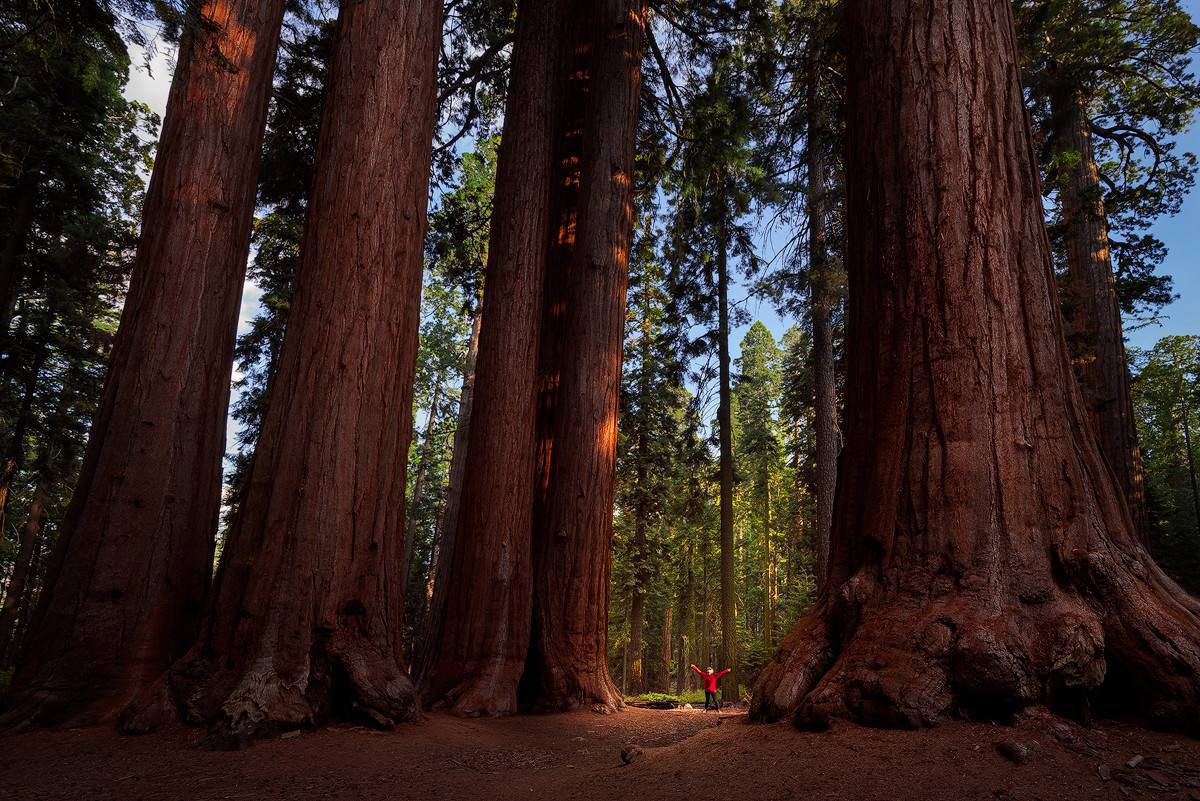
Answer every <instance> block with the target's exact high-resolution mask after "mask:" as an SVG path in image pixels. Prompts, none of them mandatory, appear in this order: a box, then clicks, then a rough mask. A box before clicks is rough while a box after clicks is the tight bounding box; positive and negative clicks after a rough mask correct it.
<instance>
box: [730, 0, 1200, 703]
mask: <svg viewBox="0 0 1200 801" xmlns="http://www.w3.org/2000/svg"><path fill="white" fill-rule="evenodd" d="M847 12H848V26H847V34H848V44H849V47H848V50H849V52H852V53H855V54H857V56H856V58H854V59H851V60H850V74H849V95H848V127H847V134H848V145H847V148H848V149H847V159H846V164H847V167H848V190H849V196H848V204H849V205H848V219H849V224H850V230H849V232H848V233H849V236H848V242H849V244H850V251H849V274H850V308H849V320H848V332H847V333H848V347H849V358H850V365H849V375H848V384H847V388H848V391H847V408H846V434H847V440H846V449H845V451H844V452H843V458H842V465H841V473H840V483H839V489H838V496H837V501H836V508H835V516H834V528H833V542H832V554H831V571H830V576H829V581H828V584H827V589H826V591H825V592H824V593H823V594H822V596H821V599H820V601H819V603H818V608H817V610H816V612H815V613H813V614H811V615H810V616H808V617H806V618H804V619H802V620H801V621H800V622H799V623H798V624H797V626H796V628H795V629H794V630H793V631H792V633H791V634H790V635H789V637H788V640H787V641H786V643H785V645H784V646H783V648H782V649H781V650H780V652H779V653H778V654H777V655H776V657H775V659H774V660H773V661H772V663H770V664H769V665H768V666H767V668H765V669H764V671H763V674H762V677H761V678H760V680H759V682H758V684H757V686H756V688H755V695H754V702H753V707H752V712H753V714H754V715H755V716H756V717H757V718H760V719H764V718H765V719H772V718H778V717H781V716H785V715H788V714H790V713H793V712H795V714H796V720H797V722H798V723H800V724H805V725H818V724H820V723H821V722H822V721H823V720H825V719H826V718H827V717H828V716H831V715H833V716H847V717H851V718H854V719H857V720H859V721H863V722H866V723H871V724H876V725H887V726H915V725H922V724H931V723H934V722H936V721H938V720H941V719H943V718H946V717H949V716H954V715H981V716H988V717H993V716H1003V715H1004V714H1006V713H1010V712H1013V711H1015V710H1018V709H1020V708H1022V707H1025V706H1027V705H1032V704H1039V703H1047V704H1049V705H1050V706H1051V707H1052V708H1057V709H1060V710H1062V711H1067V712H1075V713H1079V714H1082V713H1084V712H1085V711H1086V707H1087V704H1088V702H1089V699H1092V698H1099V699H1101V700H1103V701H1106V702H1110V703H1113V704H1120V705H1121V706H1122V707H1124V708H1125V709H1128V710H1129V711H1131V712H1133V713H1135V714H1138V715H1141V716H1144V717H1146V718H1149V719H1150V720H1152V721H1154V722H1156V723H1160V724H1164V725H1179V726H1185V725H1195V721H1196V720H1197V715H1198V713H1200V704H1198V699H1200V695H1198V688H1200V678H1198V677H1200V620H1198V618H1197V610H1198V608H1200V605H1198V603H1197V601H1196V600H1195V599H1193V598H1191V597H1189V596H1187V595H1186V594H1185V593H1184V592H1183V591H1182V590H1180V589H1179V588H1178V587H1177V586H1176V585H1175V584H1174V583H1172V582H1171V581H1170V580H1169V579H1168V578H1166V576H1165V575H1164V574H1163V573H1162V572H1161V571H1160V570H1159V569H1158V568H1157V567H1156V566H1155V564H1154V562H1153V561H1152V560H1151V559H1150V558H1149V557H1148V555H1147V554H1146V552H1145V550H1144V549H1143V548H1142V547H1141V546H1140V545H1139V544H1138V541H1137V539H1136V537H1135V535H1134V531H1133V525H1132V521H1131V520H1130V517H1129V513H1128V511H1127V509H1126V506H1125V502H1124V498H1123V496H1122V494H1121V492H1120V491H1119V489H1118V487H1117V486H1116V483H1115V481H1114V479H1113V477H1112V473H1111V471H1110V470H1109V469H1108V467H1107V466H1106V465H1105V463H1104V461H1103V458H1102V457H1101V455H1100V451H1099V448H1098V447H1097V445H1096V441H1095V438H1094V436H1093V435H1092V433H1091V430H1090V427H1089V424H1088V421H1087V410H1086V408H1085V406H1084V403H1083V399H1082V396H1081V395H1080V393H1079V390H1078V387H1077V385H1076V382H1075V381H1074V380H1073V378H1072V375H1071V365H1070V359H1069V356H1068V351H1067V347H1066V342H1065V340H1064V338H1063V329H1062V320H1061V313H1060V312H1059V308H1058V305H1057V299H1056V297H1055V285H1054V276H1053V273H1052V268H1051V264H1050V257H1049V245H1048V242H1047V239H1046V236H1045V231H1044V226H1043V222H1042V219H1043V218H1042V208H1041V195H1040V188H1039V186H1038V180H1037V177H1036V172H1035V168H1034V162H1033V157H1032V147H1031V143H1030V136H1029V131H1028V126H1027V122H1026V118H1025V113H1024V109H1023V106H1022V98H1021V92H1020V87H1019V83H1018V75H1017V67H1016V53H1015V45H1014V34H1013V22H1012V16H1011V10H1010V6H1009V4H1008V3H1007V2H1004V0H915V1H914V0H871V1H868V0H853V1H852V2H850V3H849V4H848V7H847Z"/></svg>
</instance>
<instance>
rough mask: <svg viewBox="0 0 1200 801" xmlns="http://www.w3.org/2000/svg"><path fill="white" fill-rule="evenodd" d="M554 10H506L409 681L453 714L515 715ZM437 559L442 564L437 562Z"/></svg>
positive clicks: (526, 570)
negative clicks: (448, 463)
mask: <svg viewBox="0 0 1200 801" xmlns="http://www.w3.org/2000/svg"><path fill="white" fill-rule="evenodd" d="M566 11H567V9H566V8H564V4H560V3H556V2H552V0H525V1H524V2H523V3H522V4H521V7H520V9H519V10H518V14H517V32H516V38H515V41H514V45H513V67H512V79H511V81H510V84H509V92H508V103H507V111H506V114H505V126H504V134H503V137H502V138H501V142H500V152H499V155H498V162H497V174H496V195H495V202H494V204H493V212H492V230H491V239H490V242H489V246H488V266H487V274H486V278H485V284H486V287H487V289H486V291H485V292H484V296H483V324H482V325H483V327H482V330H481V331H480V336H479V361H478V369H477V371H476V391H475V397H474V401H473V404H474V408H473V410H472V419H471V430H470V436H469V438H468V441H467V464H469V465H470V466H471V469H470V470H468V471H467V473H466V475H465V476H464V478H463V487H462V500H461V502H460V503H461V506H460V509H459V519H458V525H457V527H456V534H455V536H454V541H453V548H451V549H447V550H445V556H446V557H449V564H448V567H447V575H446V587H447V597H446V607H445V613H444V617H443V619H442V622H441V625H440V626H439V627H438V629H437V630H436V631H434V632H432V634H433V636H432V637H431V639H430V641H429V648H430V653H431V662H430V664H429V666H428V667H427V669H426V670H425V671H424V673H423V675H422V677H421V687H422V695H423V697H424V698H425V700H426V702H427V703H430V704H443V703H444V704H446V705H447V706H449V707H450V708H451V709H453V710H454V711H456V712H458V713H460V714H464V715H482V714H488V715H501V714H511V713H513V712H515V711H516V710H517V683H518V681H519V680H520V677H521V674H522V672H523V671H524V665H525V659H526V656H527V654H528V652H529V642H530V638H529V634H530V621H531V615H532V580H531V575H532V574H531V570H532V544H531V534H530V525H531V519H532V509H533V475H534V461H535V460H534V431H535V422H534V420H535V418H534V408H535V394H534V389H533V388H534V379H535V376H536V372H537V366H538V337H539V332H540V327H541V311H542V289H543V276H544V273H545V259H546V243H547V241H549V211H550V210H549V198H550V194H551V158H552V156H553V152H554V124H555V119H556V116H557V115H556V111H555V105H556V97H557V91H556V90H557V82H556V80H555V78H556V77H557V67H558V65H559V56H558V47H557V44H558V43H559V41H560V30H561V27H562V18H563V16H564V14H565V12H566ZM443 558H445V557H443Z"/></svg>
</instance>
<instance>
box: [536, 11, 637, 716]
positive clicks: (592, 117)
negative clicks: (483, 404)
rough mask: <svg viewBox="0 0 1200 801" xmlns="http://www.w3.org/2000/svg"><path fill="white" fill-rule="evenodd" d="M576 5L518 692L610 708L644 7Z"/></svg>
mask: <svg viewBox="0 0 1200 801" xmlns="http://www.w3.org/2000/svg"><path fill="white" fill-rule="evenodd" d="M588 10H589V12H590V14H588V15H583V16H584V22H585V23H586V24H587V28H588V29H589V31H590V32H591V41H590V42H588V44H587V49H588V50H590V52H591V64H590V69H588V70H587V73H588V74H589V75H590V78H589V80H588V87H587V97H586V99H587V103H586V105H585V107H584V113H583V118H582V123H583V124H582V131H583V136H582V142H581V143H580V150H581V152H580V165H581V166H580V175H579V181H580V185H579V189H578V203H579V206H578V212H577V216H576V218H575V219H576V227H575V231H574V237H573V248H572V252H571V253H570V263H569V267H568V269H567V271H566V276H565V278H566V286H565V291H564V308H565V310H566V314H565V315H564V316H563V322H562V324H561V330H562V340H561V341H562V343H563V346H562V350H561V356H560V361H559V363H558V370H557V382H556V385H557V386H556V390H557V391H556V397H555V399H554V402H553V404H552V405H553V408H554V416H553V422H552V436H551V440H552V443H553V447H552V449H551V450H550V455H551V459H550V464H549V473H548V480H547V487H546V491H545V492H544V493H542V494H540V495H539V496H538V497H539V500H540V502H539V504H538V507H537V509H536V516H535V528H534V535H533V582H534V595H533V643H532V648H531V651H530V654H531V659H530V664H529V665H527V666H526V679H527V682H526V687H527V689H529V691H530V693H531V700H532V702H533V704H534V705H535V707H537V708H539V709H545V710H563V709H571V708H574V707H578V706H581V705H584V704H603V705H605V706H606V707H610V708H617V707H620V706H621V696H620V693H619V692H618V691H617V688H616V685H615V684H614V683H613V681H612V679H611V678H610V677H609V675H608V658H607V655H608V598H609V569H610V561H611V542H612V511H613V497H614V493H615V490H616V463H617V416H618V413H619V406H620V386H621V354H622V343H623V337H624V324H625V288H626V285H627V283H628V276H629V245H630V239H631V237H632V233H633V209H632V205H633V169H634V164H633V161H634V153H633V150H634V139H635V133H636V127H637V113H638V96H639V93H640V91H641V57H642V46H643V45H642V40H643V35H644V31H643V25H644V12H643V10H642V6H641V3H640V0H596V2H593V3H591V4H590V7H589V9H588ZM572 127H573V126H572V125H570V124H567V125H565V126H564V128H566V129H568V130H569V129H571V128H572ZM561 239H562V238H561V237H560V241H561ZM548 311H549V310H548ZM547 333H548V332H547Z"/></svg>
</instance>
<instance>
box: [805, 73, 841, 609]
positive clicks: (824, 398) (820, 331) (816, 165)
mask: <svg viewBox="0 0 1200 801" xmlns="http://www.w3.org/2000/svg"><path fill="white" fill-rule="evenodd" d="M819 75H820V65H818V64H815V63H814V64H813V65H811V67H810V69H809V77H808V82H809V83H808V142H807V144H806V149H807V155H808V271H809V285H810V287H811V289H810V292H811V308H810V310H809V313H810V314H811V315H812V330H813V351H812V353H813V356H812V358H813V380H814V393H813V394H814V398H813V425H814V428H815V429H816V431H815V433H816V470H815V481H814V484H815V487H814V489H815V493H814V494H815V495H816V507H817V508H816V520H814V521H813V556H814V560H815V564H814V565H813V572H814V573H815V574H816V579H817V588H818V590H819V589H820V588H821V587H822V586H824V582H825V576H826V574H827V573H828V571H829V530H830V527H831V526H832V524H833V496H834V491H835V490H836V489H837V461H838V452H839V451H840V450H841V434H840V432H839V430H838V405H837V378H836V375H835V372H834V354H833V309H834V304H835V303H836V292H835V290H836V287H835V280H836V279H835V277H834V276H833V275H832V272H833V271H832V270H831V268H830V264H829V242H828V234H827V233H826V227H825V219H826V207H825V202H826V201H825V173H826V166H825V146H826V142H825V138H824V136H825V127H824V126H825V119H824V115H823V114H822V113H821V103H822V100H821V98H820V97H819V96H818V95H819V92H818V87H819V81H820V78H819Z"/></svg>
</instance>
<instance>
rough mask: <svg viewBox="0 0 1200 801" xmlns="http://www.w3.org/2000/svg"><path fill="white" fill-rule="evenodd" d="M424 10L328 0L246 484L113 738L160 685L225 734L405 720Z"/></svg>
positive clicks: (431, 49) (426, 5)
mask: <svg viewBox="0 0 1200 801" xmlns="http://www.w3.org/2000/svg"><path fill="white" fill-rule="evenodd" d="M440 20H441V4H440V2H436V0H376V2H370V3H360V2H355V1H354V0H348V2H345V3H343V5H342V7H341V11H340V15H339V19H338V27H337V34H336V39H335V42H334V51H333V58H332V62H331V67H330V78H329V87H328V91H327V94H326V99H325V108H324V112H323V116H322V124H321V135H320V140H319V142H318V145H317V153H316V162H315V163H316V168H315V174H314V179H313V188H312V192H311V201H310V203H309V207H308V215H307V219H306V223H305V236H304V242H303V244H302V247H301V259H300V268H299V273H298V276H297V283H296V292H295V295H294V298H293V301H292V310H291V316H290V318H289V321H288V326H287V333H286V335H285V337H284V343H283V348H282V351H281V353H280V359H279V367H278V371H277V372H276V374H275V378H274V381H273V382H272V386H271V390H270V396H269V398H268V401H267V407H266V410H265V413H264V416H263V423H262V433H261V435H260V437H259V441H258V447H257V449H256V451H255V455H254V461H253V464H252V465H251V468H250V473H249V481H248V483H247V486H246V491H245V493H244V494H243V496H242V500H241V503H240V505H239V507H238V513H237V517H236V519H235V520H234V522H233V525H232V526H231V528H230V531H229V535H228V539H227V541H226V545H225V550H224V555H223V557H222V560H221V566H220V570H219V571H218V575H217V580H216V583H215V586H214V588H213V590H214V591H213V595H212V599H211V602H210V605H209V611H208V614H207V615H206V617H205V623H204V626H203V630H202V632H201V636H200V639H199V641H198V642H197V644H196V645H195V646H194V647H193V648H192V649H191V651H190V653H189V654H188V656H187V657H186V658H184V659H183V660H181V661H180V662H179V663H178V664H177V665H176V666H175V667H174V668H173V669H172V670H171V672H170V674H169V676H168V678H167V681H166V682H165V683H164V684H160V685H157V686H156V687H154V688H151V690H149V691H147V692H146V693H144V694H143V695H142V696H141V697H140V698H139V702H138V703H136V704H135V705H133V706H131V707H130V709H129V710H127V712H126V714H125V715H124V716H123V724H124V726H125V728H126V730H129V731H140V730H144V729H145V728H147V727H149V726H153V725H154V724H155V723H156V722H157V721H158V720H161V718H162V713H163V712H164V711H166V708H167V706H168V705H167V703H166V702H165V699H164V696H166V695H167V691H168V690H173V691H174V693H175V698H176V699H177V700H178V702H179V703H180V704H181V706H182V709H183V713H184V719H185V720H187V721H189V722H200V721H203V722H207V723H209V724H210V725H211V726H212V730H213V736H214V738H215V739H216V741H217V742H221V743H227V744H242V743H244V742H246V741H247V740H248V739H249V738H252V737H255V736H261V735H265V734H270V733H271V732H273V731H278V730H279V729H280V728H294V727H297V726H311V725H318V724H320V723H321V722H322V721H323V720H324V719H325V718H326V717H327V716H329V715H338V716H343V717H347V718H351V719H356V720H361V721H364V722H367V723H370V724H374V725H378V726H389V725H391V724H392V723H394V722H396V721H400V720H408V719H411V718H414V717H416V716H417V715H418V705H417V703H416V694H415V692H414V690H413V687H412V684H411V682H410V681H409V679H408V676H407V675H406V673H405V672H404V670H403V669H402V647H403V611H404V599H403V597H402V595H401V592H400V574H399V571H400V566H401V560H402V554H403V547H404V543H403V525H404V489H405V468H406V465H407V460H408V451H409V441H410V438H411V436H412V419H411V417H412V380H413V372H414V369H415V364H416V352H417V327H418V323H419V314H420V298H421V276H422V261H423V258H422V256H423V242H424V236H425V219H426V198H427V192H428V181H429V165H430V155H431V144H430V143H431V140H432V137H433V127H434V116H435V95H436V81H435V64H436V55H437V51H438V42H439V35H440ZM401 76H402V77H403V79H401Z"/></svg>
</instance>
